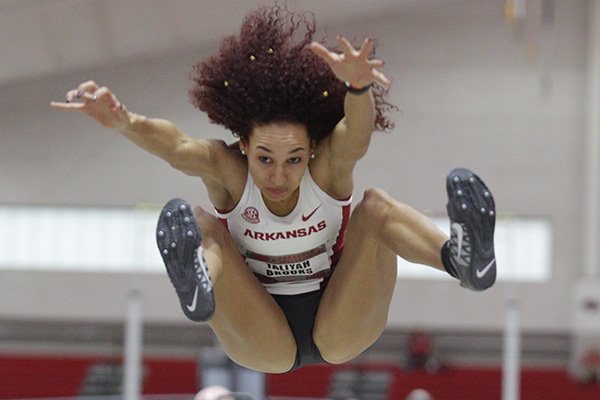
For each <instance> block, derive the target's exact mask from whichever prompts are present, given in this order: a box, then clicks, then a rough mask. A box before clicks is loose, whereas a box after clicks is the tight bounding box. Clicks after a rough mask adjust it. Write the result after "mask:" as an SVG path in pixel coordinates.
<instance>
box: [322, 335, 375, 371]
mask: <svg viewBox="0 0 600 400" xmlns="http://www.w3.org/2000/svg"><path fill="white" fill-rule="evenodd" d="M382 331H383V329H379V328H375V327H370V328H369V329H367V330H365V331H363V332H356V334H355V335H353V338H352V339H348V338H340V337H338V336H337V335H335V334H330V335H327V336H325V335H319V334H314V335H313V340H314V341H315V344H316V346H317V348H318V349H319V353H320V354H321V357H322V358H323V360H325V361H326V362H327V363H329V364H343V363H346V362H348V361H350V360H353V359H354V358H356V357H358V356H359V355H360V354H361V353H363V352H364V351H365V350H367V349H368V348H369V347H370V346H371V345H373V343H375V341H376V340H377V339H378V338H379V337H380V336H381V332H382Z"/></svg>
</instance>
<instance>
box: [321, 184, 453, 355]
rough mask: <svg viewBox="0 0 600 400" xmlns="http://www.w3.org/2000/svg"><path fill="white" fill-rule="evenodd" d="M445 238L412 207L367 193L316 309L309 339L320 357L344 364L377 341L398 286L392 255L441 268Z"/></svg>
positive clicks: (380, 194)
mask: <svg viewBox="0 0 600 400" xmlns="http://www.w3.org/2000/svg"><path fill="white" fill-rule="evenodd" d="M447 239H448V237H447V236H446V235H445V234H444V233H443V232H441V231H440V230H439V229H438V228H437V227H436V226H435V225H434V224H433V223H431V222H430V221H429V220H428V219H427V218H426V217H424V216H423V215H421V214H420V213H419V212H417V211H416V210H414V209H413V208H411V207H409V206H406V205H404V204H401V203H398V202H396V201H395V200H393V199H392V198H391V197H390V196H389V195H387V194H386V193H385V192H383V191H382V190H378V189H370V190H367V191H366V192H365V195H364V198H363V201H362V202H361V203H360V204H359V205H357V207H356V209H355V210H354V212H353V214H352V217H351V218H350V223H349V226H348V231H347V233H346V245H345V249H344V253H343V255H342V257H341V259H340V261H339V263H338V265H337V267H336V270H335V272H334V273H333V275H332V277H331V279H330V281H329V284H328V286H327V289H326V290H325V293H324V294H323V298H322V300H321V303H320V305H319V311H318V313H317V318H316V321H315V328H314V330H313V337H314V340H315V343H316V344H317V346H318V348H319V350H320V352H321V355H322V356H323V358H324V359H325V360H326V361H328V362H330V363H342V362H345V361H348V360H350V359H352V358H354V357H356V356H357V355H358V354H360V353H361V352H362V351H364V350H365V349H366V348H368V347H369V346H370V345H371V344H372V343H373V342H374V341H375V340H377V338H378V337H379V336H380V335H381V332H382V331H383V329H384V328H385V324H386V322H387V316H388V310H389V305H390V302H391V298H392V294H393V291H394V287H395V284H396V255H399V256H401V257H403V258H406V259H407V260H409V261H412V262H416V263H422V264H426V265H430V266H433V267H437V268H443V267H442V261H441V256H440V251H441V248H442V245H443V244H444V242H445V241H446V240H447Z"/></svg>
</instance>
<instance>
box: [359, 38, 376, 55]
mask: <svg viewBox="0 0 600 400" xmlns="http://www.w3.org/2000/svg"><path fill="white" fill-rule="evenodd" d="M372 51H373V41H372V40H371V39H369V38H365V40H364V42H363V44H362V46H361V48H360V51H359V52H358V57H360V58H364V59H367V58H369V55H370V54H371V52H372Z"/></svg>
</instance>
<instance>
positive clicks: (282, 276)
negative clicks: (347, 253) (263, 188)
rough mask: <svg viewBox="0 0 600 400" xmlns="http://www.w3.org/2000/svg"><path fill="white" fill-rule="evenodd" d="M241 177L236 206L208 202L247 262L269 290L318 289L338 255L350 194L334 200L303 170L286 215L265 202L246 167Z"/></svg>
mask: <svg viewBox="0 0 600 400" xmlns="http://www.w3.org/2000/svg"><path fill="white" fill-rule="evenodd" d="M245 178H246V179H245V183H244V185H243V190H242V193H241V194H240V195H239V199H238V201H237V202H236V204H231V206H230V207H220V205H219V204H215V202H213V204H214V205H215V207H216V209H217V214H218V216H219V218H220V219H221V220H222V221H223V222H224V224H225V225H226V226H227V228H228V229H229V231H230V233H231V235H232V237H233V239H234V241H235V242H236V243H237V244H238V247H239V249H240V252H241V254H242V255H243V256H244V257H245V259H246V262H247V263H248V266H249V267H250V268H251V270H252V271H253V272H254V274H255V275H256V276H257V277H258V279H259V280H260V281H261V283H262V284H263V285H264V286H265V288H266V289H267V290H268V291H269V292H271V293H273V294H297V293H303V292H308V291H312V290H316V289H318V288H319V287H320V285H321V283H322V282H323V280H324V279H326V278H327V276H328V275H329V274H330V272H331V266H332V265H335V263H336V262H337V260H338V258H339V256H340V255H341V251H342V248H343V240H344V233H345V225H346V223H347V221H348V218H349V214H350V204H351V198H350V196H348V198H347V199H346V200H336V199H335V198H333V197H332V196H331V195H330V194H328V193H326V192H325V191H324V190H323V189H322V188H321V187H320V185H319V184H318V183H317V182H316V181H315V180H314V179H313V177H312V175H311V171H310V169H309V168H307V170H306V172H305V174H304V177H303V179H302V182H301V184H300V188H299V193H298V200H297V201H296V203H295V204H294V205H293V208H292V209H291V210H290V212H289V213H287V215H285V216H278V215H275V214H274V213H272V212H271V211H270V210H269V208H268V207H267V205H266V204H265V202H264V200H263V198H262V196H261V194H260V191H259V190H258V188H257V187H256V186H255V185H254V183H253V181H252V177H251V176H250V174H248V172H247V168H246V177H245ZM205 183H206V182H205ZM207 187H208V185H207ZM209 192H210V190H209ZM213 197H214V196H213ZM211 200H212V197H211ZM233 200H234V199H233V197H232V201H233ZM228 203H229V202H228ZM229 204H230V203H229ZM223 208H227V209H228V210H229V211H225V210H223Z"/></svg>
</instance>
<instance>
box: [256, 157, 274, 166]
mask: <svg viewBox="0 0 600 400" xmlns="http://www.w3.org/2000/svg"><path fill="white" fill-rule="evenodd" d="M258 161H260V162H261V163H263V164H271V163H272V162H273V161H272V160H271V158H270V157H266V156H258Z"/></svg>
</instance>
